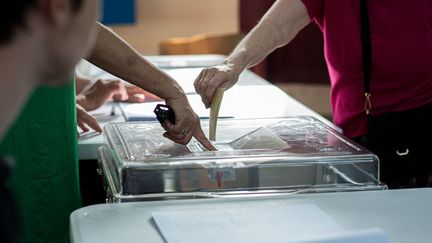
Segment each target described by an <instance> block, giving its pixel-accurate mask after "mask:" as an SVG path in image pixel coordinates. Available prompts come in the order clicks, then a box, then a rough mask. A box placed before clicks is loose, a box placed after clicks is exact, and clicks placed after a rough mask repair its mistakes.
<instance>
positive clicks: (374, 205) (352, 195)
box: [70, 188, 432, 243]
mask: <svg viewBox="0 0 432 243" xmlns="http://www.w3.org/2000/svg"><path fill="white" fill-rule="evenodd" d="M281 204H283V205H301V204H315V205H316V206H318V207H319V208H320V209H322V210H323V211H324V212H325V213H327V214H328V215H329V216H330V217H331V218H332V219H333V220H334V221H336V223H338V224H340V225H341V226H342V227H343V228H344V229H345V230H361V229H369V228H373V227H378V228H380V229H382V230H383V231H384V233H385V234H386V235H387V236H388V238H389V240H390V242H393V243H398V242H401V243H406V242H416V243H421V242H432V222H431V220H432V188H425V189H404V190H388V191H364V192H339V193H318V194H301V195H300V194H298V195H277V196H269V197H253V198H250V197H249V198H220V199H195V200H193V199H192V200H171V201H153V202H136V203H123V204H101V205H93V206H89V207H85V208H81V209H78V210H76V211H74V212H73V213H72V214H71V217H70V220H71V238H72V242H75V243H87V242H88V243H90V242H91V243H98V242H103V243H110V242H128V243H135V242H140V243H142V242H152V243H157V242H164V241H163V239H162V237H161V235H160V233H159V232H158V230H157V228H156V226H155V225H154V223H153V221H152V220H151V218H152V216H151V213H152V212H154V211H187V210H196V209H208V210H212V209H221V208H238V207H248V206H257V205H261V206H269V207H271V206H272V205H281Z"/></svg>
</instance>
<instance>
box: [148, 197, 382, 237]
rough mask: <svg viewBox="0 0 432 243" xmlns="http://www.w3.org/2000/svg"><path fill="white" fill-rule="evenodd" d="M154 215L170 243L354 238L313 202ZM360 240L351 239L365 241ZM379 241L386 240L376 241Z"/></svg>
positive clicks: (160, 230)
mask: <svg viewBox="0 0 432 243" xmlns="http://www.w3.org/2000/svg"><path fill="white" fill-rule="evenodd" d="M152 216H153V219H154V221H155V222H156V225H157V227H158V229H159V232H160V233H161V234H162V235H163V237H164V239H165V240H166V242H168V243H186V242H187V243H195V242H215V243H221V242H223V243H228V242H248V243H254V242H308V241H311V242H320V241H319V240H326V241H323V242H331V241H328V240H329V239H330V240H337V239H338V237H339V239H343V240H347V239H351V238H352V237H351V238H347V235H346V233H347V232H346V231H344V229H343V228H342V227H341V226H340V225H339V224H337V223H336V222H335V221H334V220H333V219H332V218H331V217H330V216H329V215H327V214H326V213H325V212H324V211H322V210H321V209H320V208H318V207H317V206H316V205H311V204H306V205H289V206H287V205H285V206H275V207H248V208H225V209H219V208H217V209H211V210H209V209H201V210H200V209H197V210H188V211H170V212H153V213H152ZM373 232H374V233H375V231H373ZM353 236H354V238H352V239H355V238H356V237H357V238H359V236H360V238H361V237H365V235H363V234H354V235H353ZM366 236H367V237H370V235H369V234H366ZM341 237H342V238H341ZM348 237H350V236H348ZM361 239H364V238H361ZM361 239H357V240H355V241H349V242H352V243H354V242H356V243H357V242H364V241H360V240H361ZM368 239H369V238H368ZM344 242H346V241H344ZM369 242H370V241H369ZM378 242H379V243H382V242H386V241H375V242H374V243H378Z"/></svg>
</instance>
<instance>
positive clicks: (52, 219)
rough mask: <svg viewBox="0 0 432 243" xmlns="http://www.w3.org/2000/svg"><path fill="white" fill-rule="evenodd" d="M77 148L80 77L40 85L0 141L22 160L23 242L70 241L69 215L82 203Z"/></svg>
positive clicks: (16, 176) (16, 179)
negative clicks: (59, 83) (77, 81)
mask: <svg viewBox="0 0 432 243" xmlns="http://www.w3.org/2000/svg"><path fill="white" fill-rule="evenodd" d="M77 151H78V143H77V127H76V107H75V82H70V83H69V84H68V85H66V86H62V87H39V88H37V89H36V90H35V91H34V93H33V94H32V96H31V97H30V98H29V99H28V101H27V104H26V105H25V106H24V108H23V109H22V111H21V114H20V116H19V117H18V118H17V119H16V121H15V123H14V124H13V125H12V127H11V128H10V129H9V131H8V132H7V135H6V136H5V139H4V140H3V141H2V143H1V145H0V154H8V155H12V156H13V157H15V159H16V161H17V164H16V167H15V169H14V171H13V174H12V185H13V189H14V193H15V196H16V200H17V202H18V205H19V211H20V214H21V217H20V219H21V220H20V224H21V239H22V241H23V242H32V243H35V242H44V243H46V242H68V241H69V215H70V213H71V212H72V211H73V210H75V209H77V208H79V207H80V206H81V196H80V190H79V178H78V154H77Z"/></svg>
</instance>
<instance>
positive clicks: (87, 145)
mask: <svg viewBox="0 0 432 243" xmlns="http://www.w3.org/2000/svg"><path fill="white" fill-rule="evenodd" d="M148 58H149V60H151V61H152V62H154V63H155V64H156V65H158V66H159V67H160V68H161V69H163V70H164V71H166V72H168V74H170V75H171V76H173V77H174V79H176V80H178V81H180V84H181V85H182V87H183V89H185V90H186V93H188V91H187V90H190V87H191V85H192V83H193V81H194V80H195V78H196V77H197V76H198V74H199V72H200V71H201V70H202V69H203V68H204V67H206V66H210V65H215V64H219V63H222V62H223V60H224V56H220V55H189V56H153V57H148ZM80 70H84V72H85V73H84V74H86V75H88V76H93V77H98V78H109V77H112V76H110V75H108V74H107V73H105V72H103V71H102V70H100V69H98V68H96V67H94V66H86V67H81V68H80ZM194 96H195V97H194ZM188 97H189V99H190V100H191V99H194V100H197V98H198V97H197V95H196V94H193V93H192V92H189V94H188ZM198 103H199V104H198ZM194 105H195V106H196V107H198V106H200V105H201V106H202V107H198V108H201V109H204V108H203V107H204V105H202V104H201V102H195V104H192V106H194ZM111 107H112V104H106V105H104V106H103V107H101V108H100V109H98V110H96V111H94V112H92V114H94V115H95V116H96V118H97V119H98V121H99V122H100V124H101V125H102V126H103V125H104V124H106V123H109V122H124V121H125V119H124V117H123V116H122V115H121V113H120V112H119V111H118V110H117V113H116V115H114V116H111V115H110V112H111ZM224 109H225V110H227V111H229V113H231V114H235V118H243V119H244V118H272V117H284V116H294V115H309V116H314V117H316V118H318V119H320V120H321V121H323V122H324V123H326V124H327V125H329V126H331V127H333V128H334V129H337V130H339V131H340V129H339V128H337V127H336V126H335V125H334V124H332V123H331V122H330V121H328V120H327V119H325V118H324V117H322V116H321V115H319V114H318V113H316V112H314V111H312V110H311V109H309V108H308V107H306V106H305V105H303V104H302V103H300V102H299V101H297V100H295V99H294V98H292V97H291V96H289V95H287V94H286V93H285V92H283V91H282V90H280V89H279V88H277V87H276V86H274V85H272V84H271V83H269V82H268V81H266V80H264V79H262V78H261V77H259V76H257V75H255V74H254V73H252V72H251V71H249V70H246V71H245V72H243V73H242V74H241V75H240V78H239V82H238V83H237V84H236V85H235V86H234V87H233V88H231V89H230V90H228V91H226V93H225V95H224V100H223V103H222V107H221V113H222V112H223V110H224ZM102 143H103V138H102V135H99V134H96V133H95V132H89V133H87V134H83V135H82V136H81V137H80V138H79V140H78V152H79V159H80V160H91V159H97V148H98V147H99V146H100V145H101V144H102Z"/></svg>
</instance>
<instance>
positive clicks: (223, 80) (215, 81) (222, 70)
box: [194, 65, 237, 108]
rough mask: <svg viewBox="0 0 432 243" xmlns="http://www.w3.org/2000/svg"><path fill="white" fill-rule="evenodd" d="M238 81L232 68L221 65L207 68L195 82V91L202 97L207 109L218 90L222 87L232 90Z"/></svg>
mask: <svg viewBox="0 0 432 243" xmlns="http://www.w3.org/2000/svg"><path fill="white" fill-rule="evenodd" d="M236 81H237V75H234V74H233V71H232V69H231V67H229V66H227V65H219V66H215V67H210V68H206V69H204V70H203V71H201V73H200V74H199V75H198V77H197V79H196V80H195V82H194V87H195V91H196V92H197V93H198V94H199V95H200V96H201V100H202V101H203V103H204V105H205V106H206V108H209V107H210V105H211V102H212V99H213V96H214V94H215V92H216V90H217V89H218V88H220V87H222V86H226V87H225V88H227V89H228V88H230V87H231V86H232V85H233V84H234V83H235V82H236Z"/></svg>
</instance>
